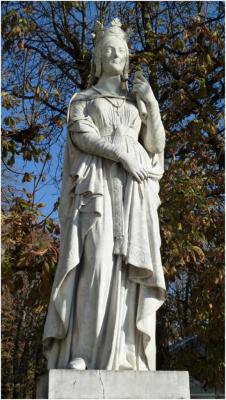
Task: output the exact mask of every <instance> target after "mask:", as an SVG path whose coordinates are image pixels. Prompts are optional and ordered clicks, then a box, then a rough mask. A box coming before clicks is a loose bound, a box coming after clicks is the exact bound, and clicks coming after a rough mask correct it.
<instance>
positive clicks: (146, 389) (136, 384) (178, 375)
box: [49, 370, 190, 399]
mask: <svg viewBox="0 0 226 400" xmlns="http://www.w3.org/2000/svg"><path fill="white" fill-rule="evenodd" d="M49 375H50V376H49V399H66V398H67V399H190V389H189V377H188V372H185V371H154V372H153V371H152V372H150V371H143V372H136V371H116V372H115V371H97V370H96V371H72V370H51V371H50V373H49Z"/></svg>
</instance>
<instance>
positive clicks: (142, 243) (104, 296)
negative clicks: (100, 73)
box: [43, 89, 165, 370]
mask: <svg viewBox="0 0 226 400" xmlns="http://www.w3.org/2000/svg"><path fill="white" fill-rule="evenodd" d="M115 104H120V107H118V108H117V110H116V108H115ZM116 111H117V112H116ZM158 113H159V111H158ZM150 124H152V125H150ZM150 124H149V122H147V124H146V125H143V124H142V122H141V120H140V117H139V113H138V110H137V107H136V105H135V104H134V103H133V101H132V100H131V99H130V98H126V97H120V96H118V97H114V96H113V95H110V94H108V95H107V94H106V93H97V92H96V91H95V90H94V89H89V90H87V91H85V92H83V93H80V94H79V95H74V96H73V97H72V99H71V102H70V105H69V109H68V136H67V142H66V145H65V154H64V167H63V181H62V190H61V200H60V210H59V214H60V222H61V244H60V258H59V263H58V266H57V270H56V275H55V279H54V283H53V288H52V293H51V297H50V304H49V309H48V314H47V319H46V324H45V329H44V337H43V342H44V350H45V354H46V357H47V359H48V368H49V369H51V368H67V367H68V363H69V361H71V359H72V358H74V357H82V358H84V359H85V361H86V365H87V367H88V369H89V368H90V369H114V370H117V369H136V370H147V369H150V370H155V314H156V311H157V309H158V308H159V307H160V306H161V305H162V303H163V302H164V299H165V282H164V276H163V269H162V264H161V256H160V245H161V240H160V235H159V222H158V215H157V209H158V206H159V204H160V200H159V196H158V191H159V183H158V181H159V179H160V178H161V176H162V174H163V153H160V154H151V153H150V152H148V151H147V150H146V149H145V148H144V146H142V145H141V144H140V143H139V141H138V139H139V135H140V133H141V132H142V130H147V129H151V128H152V129H153V128H154V129H160V128H161V127H162V125H161V118H160V115H159V116H158V115H156V116H155V118H154V124H155V126H153V116H152V121H151V122H150ZM158 125H159V126H160V125H161V126H160V128H158ZM86 132H93V134H95V135H98V136H99V137H101V138H104V139H105V140H106V141H107V142H108V143H113V144H115V145H116V146H119V147H120V148H121V149H122V150H123V151H126V152H128V153H130V154H131V155H132V156H133V157H134V158H136V159H137V160H139V161H140V163H141V164H142V165H144V166H145V167H148V168H149V169H151V178H149V179H148V180H145V181H143V182H142V183H141V184H139V183H137V182H136V181H135V180H134V179H133V178H132V176H131V175H130V174H128V173H127V172H126V171H125V170H124V169H123V167H122V166H121V165H120V164H119V163H116V162H114V161H112V160H109V159H106V158H102V157H98V156H97V155H94V154H91V153H86V152H84V151H81V150H80V148H79V138H82V137H83V138H84V137H85V133H86ZM82 135H83V136H82ZM74 139H75V140H74ZM75 143H76V144H75Z"/></svg>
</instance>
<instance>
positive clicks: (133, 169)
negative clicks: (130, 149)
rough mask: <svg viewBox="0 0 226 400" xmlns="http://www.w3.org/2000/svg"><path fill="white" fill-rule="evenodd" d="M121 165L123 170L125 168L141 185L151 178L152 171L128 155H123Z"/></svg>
mask: <svg viewBox="0 0 226 400" xmlns="http://www.w3.org/2000/svg"><path fill="white" fill-rule="evenodd" d="M121 164H122V166H123V168H125V170H126V171H127V172H129V173H130V174H131V175H132V176H133V177H134V178H135V180H136V181H137V182H139V183H141V182H142V181H144V180H145V179H148V178H150V177H151V171H150V170H149V168H145V167H143V166H142V165H141V164H140V162H139V161H137V160H136V159H135V158H134V157H132V156H131V155H130V154H128V153H126V154H123V157H122V158H121Z"/></svg>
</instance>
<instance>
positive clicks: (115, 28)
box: [92, 18, 128, 46]
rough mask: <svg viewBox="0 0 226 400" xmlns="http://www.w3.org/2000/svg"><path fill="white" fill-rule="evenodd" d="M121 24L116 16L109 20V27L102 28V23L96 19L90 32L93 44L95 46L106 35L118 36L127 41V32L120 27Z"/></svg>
mask: <svg viewBox="0 0 226 400" xmlns="http://www.w3.org/2000/svg"><path fill="white" fill-rule="evenodd" d="M121 26H122V24H121V22H120V20H119V19H118V18H115V19H113V20H112V21H111V26H110V27H109V28H104V25H103V24H102V23H101V22H99V21H96V22H95V25H94V32H93V34H92V36H93V38H94V44H95V46H97V45H98V43H99V42H100V41H101V40H102V39H103V38H106V37H108V36H115V37H118V38H119V39H121V40H124V41H125V42H126V43H127V42H128V33H127V32H125V31H124V30H123V29H121Z"/></svg>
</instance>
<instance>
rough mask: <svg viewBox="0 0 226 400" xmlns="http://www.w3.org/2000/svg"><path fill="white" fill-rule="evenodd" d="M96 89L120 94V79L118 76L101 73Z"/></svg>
mask: <svg viewBox="0 0 226 400" xmlns="http://www.w3.org/2000/svg"><path fill="white" fill-rule="evenodd" d="M95 86H96V87H97V88H98V89H102V90H105V91H107V92H111V93H116V94H121V93H122V88H121V77H120V75H116V76H109V75H106V74H105V73H103V74H102V75H101V77H100V78H99V80H98V82H97V84H96V85H95Z"/></svg>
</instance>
